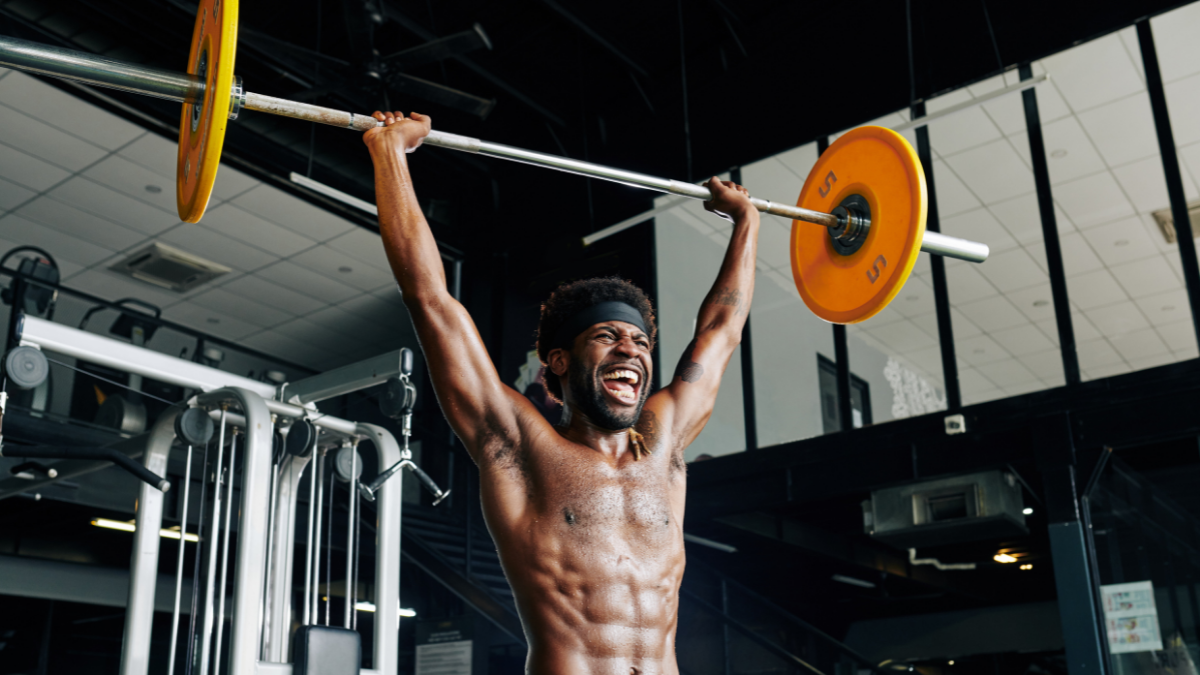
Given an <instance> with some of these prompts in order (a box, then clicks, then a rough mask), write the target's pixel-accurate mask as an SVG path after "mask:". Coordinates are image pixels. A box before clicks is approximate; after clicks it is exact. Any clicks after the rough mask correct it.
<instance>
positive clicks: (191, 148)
mask: <svg viewBox="0 0 1200 675" xmlns="http://www.w3.org/2000/svg"><path fill="white" fill-rule="evenodd" d="M237 22H238V5H237V0H200V8H199V9H198V10H197V11H196V28H195V31H194V32H193V33H192V50H191V52H190V55H189V56H188V72H189V73H191V74H193V75H198V76H200V78H201V79H203V80H204V85H205V88H204V100H203V101H199V102H197V103H185V104H183V116H182V118H181V119H180V121H179V163H178V164H177V166H176V172H175V201H176V203H177V205H178V206H179V217H180V219H182V220H185V221H187V222H189V223H197V222H200V218H201V217H203V216H204V209H205V208H207V207H208V199H209V197H211V196H212V190H213V183H214V182H216V180H217V168H218V167H219V166H220V164H221V146H222V145H223V144H224V143H225V125H226V124H227V123H228V121H229V108H230V105H231V102H232V98H231V93H232V91H233V59H234V56H235V54H236V53H237V26H238V23H237Z"/></svg>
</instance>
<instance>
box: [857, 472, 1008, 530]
mask: <svg viewBox="0 0 1200 675" xmlns="http://www.w3.org/2000/svg"><path fill="white" fill-rule="evenodd" d="M1024 508H1025V503H1024V499H1023V495H1022V493H1021V483H1020V481H1018V480H1017V479H1016V476H1014V475H1013V474H1012V473H1009V472H1007V471H984V472H980V473H972V474H967V475H964V476H954V477H951V478H939V479H936V480H926V481H920V482H917V483H909V484H907V485H902V486H898V487H890V488H884V489H882V490H875V491H874V492H872V493H871V499H870V500H868V501H864V502H863V528H864V530H865V531H866V533H867V534H869V535H871V536H872V537H874V538H875V539H878V540H880V541H883V542H886V543H888V544H891V545H893V546H897V547H899V548H923V547H927V546H940V545H943V544H957V543H962V542H968V541H981V540H985V539H994V538H1003V537H1013V536H1020V535H1025V534H1028V533H1029V529H1028V528H1027V527H1026V526H1025V514H1024V513H1023V510H1024Z"/></svg>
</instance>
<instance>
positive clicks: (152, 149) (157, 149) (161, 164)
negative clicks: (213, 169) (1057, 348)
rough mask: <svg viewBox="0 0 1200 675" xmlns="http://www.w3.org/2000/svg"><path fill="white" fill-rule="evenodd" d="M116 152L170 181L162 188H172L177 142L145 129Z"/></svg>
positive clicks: (177, 151) (177, 152)
mask: <svg viewBox="0 0 1200 675" xmlns="http://www.w3.org/2000/svg"><path fill="white" fill-rule="evenodd" d="M117 154H118V155H120V156H121V157H124V158H125V159H128V160H130V161H132V162H135V163H137V164H140V165H142V166H143V167H145V168H147V169H149V170H150V171H151V172H152V173H154V174H155V175H157V176H158V177H159V178H160V179H161V180H164V181H170V182H169V183H167V184H166V185H164V186H163V188H164V189H166V188H167V187H171V188H172V189H174V188H173V186H174V181H175V171H176V164H177V163H178V162H179V144H178V143H177V142H175V141H171V140H168V139H166V138H163V137H162V136H159V135H158V134H155V133H151V132H149V131H147V132H146V133H144V134H142V135H141V136H140V137H139V138H138V139H137V140H135V141H134V142H132V143H130V144H128V145H126V146H124V147H123V148H121V149H120V150H119V151H118V152H117ZM218 173H219V172H218Z"/></svg>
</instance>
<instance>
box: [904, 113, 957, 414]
mask: <svg viewBox="0 0 1200 675" xmlns="http://www.w3.org/2000/svg"><path fill="white" fill-rule="evenodd" d="M924 116H925V104H924V103H917V104H915V105H913V107H912V118H913V119H917V118H918V117H924ZM917 156H918V157H920V158H921V166H922V168H924V169H925V187H926V189H927V190H928V191H929V211H928V214H927V215H926V216H925V229H926V230H929V231H930V232H941V231H942V225H941V221H940V220H939V219H938V206H937V190H936V189H935V188H934V183H933V148H932V147H931V146H930V144H929V127H928V126H919V127H917ZM929 268H930V270H931V275H932V277H933V304H934V307H935V308H936V310H937V322H938V343H939V344H940V345H941V348H942V386H943V387H944V388H945V390H946V408H947V409H948V410H950V411H951V412H953V411H955V410H958V409H959V408H961V407H962V390H961V389H959V386H958V359H957V358H956V356H955V353H954V327H953V325H952V323H951V319H950V287H949V285H948V284H947V283H946V259H945V258H943V257H942V256H940V255H931V256H929Z"/></svg>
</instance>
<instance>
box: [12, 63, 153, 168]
mask: <svg viewBox="0 0 1200 675" xmlns="http://www.w3.org/2000/svg"><path fill="white" fill-rule="evenodd" d="M0 101H2V102H3V103H4V104H5V105H8V106H11V107H13V108H16V109H18V110H20V111H21V112H24V113H28V114H30V115H32V116H34V117H36V118H38V119H39V120H41V121H42V122H45V123H46V124H50V125H53V126H56V127H58V128H59V129H64V130H65V131H66V133H70V134H74V135H75V136H78V137H80V138H83V139H85V140H87V141H90V142H91V143H94V144H95V145H98V146H100V147H102V148H106V149H108V150H116V149H117V148H119V147H121V146H122V145H125V144H126V143H128V142H130V141H132V140H133V139H135V138H137V137H138V136H141V135H142V134H144V133H146V131H145V129H142V128H141V127H139V126H137V125H136V124H133V123H131V122H126V121H125V120H123V119H121V118H120V117H117V116H116V115H113V114H112V113H109V112H106V111H104V110H101V109H100V108H97V107H96V106H94V105H92V104H90V103H87V102H85V101H83V100H81V99H79V98H77V97H75V96H71V95H70V94H68V93H66V92H64V91H62V90H60V89H57V88H55V87H53V86H51V85H49V84H46V83H45V82H41V81H39V80H38V79H36V78H34V77H31V76H29V75H26V74H24V73H12V74H10V75H9V76H8V77H6V78H4V81H3V82H0Z"/></svg>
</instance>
